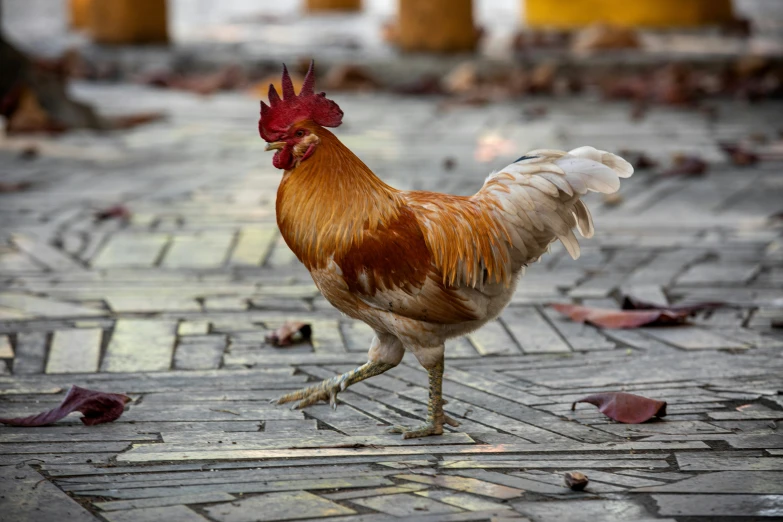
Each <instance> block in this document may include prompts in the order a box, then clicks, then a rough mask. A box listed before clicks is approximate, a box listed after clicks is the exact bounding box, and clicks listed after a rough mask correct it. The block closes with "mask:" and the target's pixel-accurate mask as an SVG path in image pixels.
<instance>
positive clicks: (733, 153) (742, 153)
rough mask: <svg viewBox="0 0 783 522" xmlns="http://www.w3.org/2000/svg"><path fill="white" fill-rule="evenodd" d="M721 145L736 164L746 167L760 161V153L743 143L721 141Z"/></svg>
mask: <svg viewBox="0 0 783 522" xmlns="http://www.w3.org/2000/svg"><path fill="white" fill-rule="evenodd" d="M720 147H721V148H722V149H723V152H725V153H726V154H727V155H728V156H729V159H730V160H731V162H732V163H733V164H734V165H739V166H742V167H744V166H747V165H754V164H756V163H758V161H759V155H758V154H756V153H755V152H754V151H752V150H750V149H748V148H747V147H746V146H745V145H743V144H741V143H721V144H720Z"/></svg>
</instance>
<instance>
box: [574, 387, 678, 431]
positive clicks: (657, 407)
mask: <svg viewBox="0 0 783 522" xmlns="http://www.w3.org/2000/svg"><path fill="white" fill-rule="evenodd" d="M579 402H586V403H588V404H592V405H594V406H597V407H598V411H600V412H601V413H603V414H604V415H606V416H607V417H609V418H610V419H612V420H616V421H617V422H622V423H624V424H641V423H642V422H646V421H648V420H650V419H652V418H653V417H665V416H666V402H665V401H658V400H655V399H648V398H647V397H642V396H641V395H634V394H632V393H625V392H606V393H596V394H593V395H588V396H587V397H583V398H581V399H579V400H578V401H574V402H573V403H571V411H574V410H575V409H576V404H577V403H579Z"/></svg>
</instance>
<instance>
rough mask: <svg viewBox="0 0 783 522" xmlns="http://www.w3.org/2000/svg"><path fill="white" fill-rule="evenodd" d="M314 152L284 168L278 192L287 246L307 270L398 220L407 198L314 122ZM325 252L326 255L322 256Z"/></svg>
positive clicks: (281, 223)
mask: <svg viewBox="0 0 783 522" xmlns="http://www.w3.org/2000/svg"><path fill="white" fill-rule="evenodd" d="M312 130H313V131H314V132H315V133H317V135H318V137H319V138H320V143H319V145H318V146H317V149H316V150H315V152H314V153H313V155H312V156H311V157H310V158H308V159H307V160H305V161H303V162H301V163H300V164H299V165H298V166H297V167H295V168H294V169H292V170H289V171H286V173H285V175H284V176H283V181H282V183H281V184H280V188H279V190H278V193H277V222H278V226H279V227H280V231H281V233H282V235H283V238H284V239H285V241H286V243H287V244H288V246H289V247H290V248H291V250H293V252H294V253H295V254H296V256H297V257H298V258H299V260H300V261H302V263H304V264H305V266H307V267H308V268H316V267H319V266H321V265H323V264H324V262H325V257H329V254H332V255H334V256H337V257H341V256H342V254H344V253H345V252H347V251H348V250H350V249H351V247H352V246H355V245H357V244H359V243H361V240H362V237H363V236H364V235H365V234H366V233H372V232H374V231H375V230H377V229H378V228H380V227H384V226H385V225H387V224H389V223H391V222H393V221H395V220H396V219H397V218H398V216H399V213H400V208H401V207H402V205H403V200H402V198H401V196H400V193H399V191H398V190H396V189H394V188H392V187H390V186H389V185H387V184H385V183H384V182H383V181H381V180H380V179H379V178H378V177H377V176H376V175H375V174H373V172H372V171H371V170H370V169H369V168H368V167H367V166H366V165H365V164H364V163H363V162H362V161H361V160H360V159H359V158H358V157H357V156H356V155H355V154H354V153H353V152H351V151H350V150H349V149H348V148H347V147H346V146H345V145H343V144H342V143H341V142H340V140H338V139H337V137H336V136H335V135H334V134H332V133H331V132H329V131H328V130H326V129H324V128H323V127H320V126H316V125H313V127H312ZM324 253H327V256H324Z"/></svg>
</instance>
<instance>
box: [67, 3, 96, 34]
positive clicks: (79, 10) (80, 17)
mask: <svg viewBox="0 0 783 522" xmlns="http://www.w3.org/2000/svg"><path fill="white" fill-rule="evenodd" d="M91 3H92V0H71V2H70V4H69V10H70V18H71V27H74V28H76V29H84V28H86V27H87V26H89V25H90V9H91V8H92V7H91V6H90V4H91Z"/></svg>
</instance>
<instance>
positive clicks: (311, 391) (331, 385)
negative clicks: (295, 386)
mask: <svg viewBox="0 0 783 522" xmlns="http://www.w3.org/2000/svg"><path fill="white" fill-rule="evenodd" d="M342 384H343V383H342V379H341V378H339V377H333V378H331V379H326V380H325V381H323V382H322V383H321V384H316V385H315V386H310V387H309V388H304V389H302V390H298V391H295V392H291V393H288V394H286V395H283V396H282V397H280V398H279V399H277V401H273V402H275V403H277V404H286V403H288V402H294V401H299V402H298V403H297V404H295V405H294V406H293V407H292V408H291V409H293V410H301V409H302V408H306V407H308V406H311V405H313V404H315V403H317V402H321V401H323V402H328V403H329V404H330V405H331V406H332V409H337V393H338V392H340V391H342V390H343V389H344V387H343V386H342Z"/></svg>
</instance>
